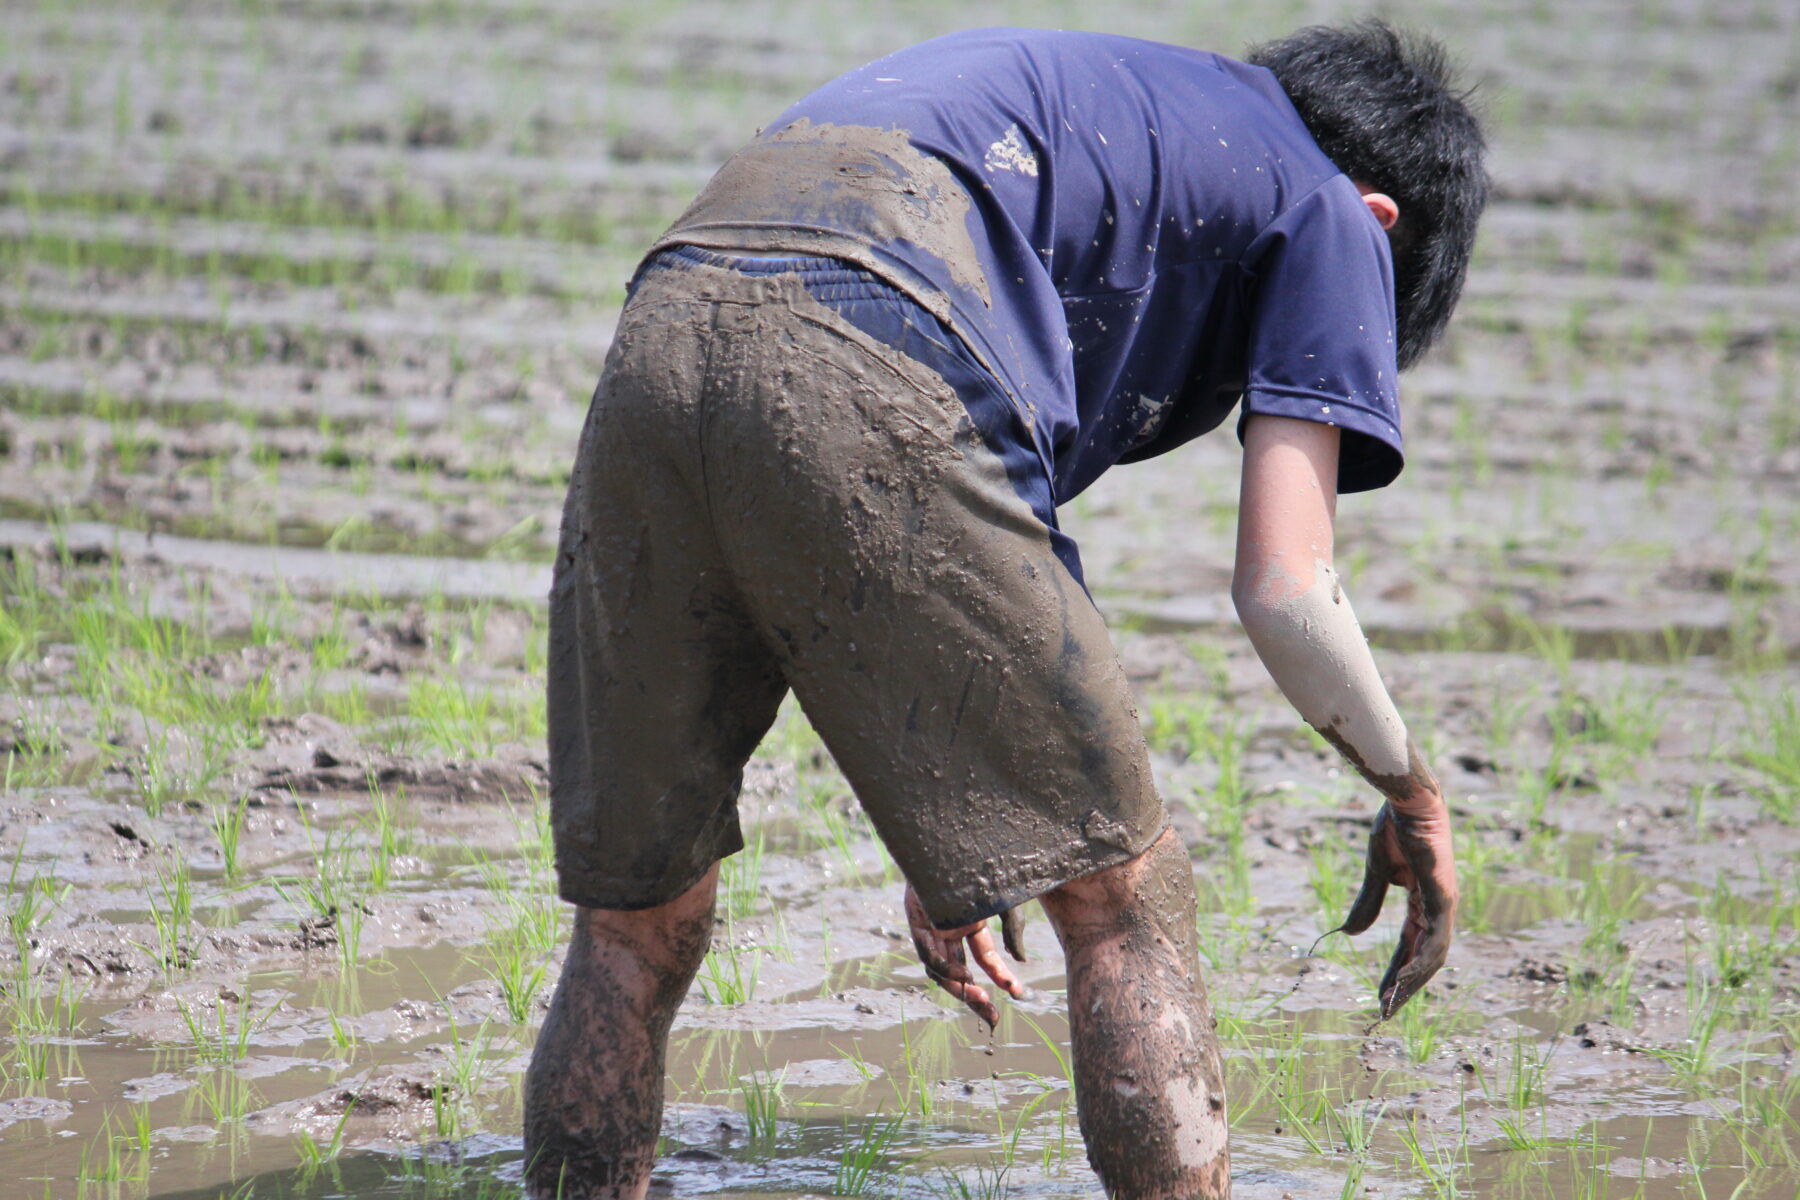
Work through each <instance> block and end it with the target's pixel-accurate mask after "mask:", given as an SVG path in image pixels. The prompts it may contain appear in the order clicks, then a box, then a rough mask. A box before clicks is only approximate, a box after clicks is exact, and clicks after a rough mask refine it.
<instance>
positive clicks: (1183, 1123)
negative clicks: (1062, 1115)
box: [1043, 830, 1231, 1200]
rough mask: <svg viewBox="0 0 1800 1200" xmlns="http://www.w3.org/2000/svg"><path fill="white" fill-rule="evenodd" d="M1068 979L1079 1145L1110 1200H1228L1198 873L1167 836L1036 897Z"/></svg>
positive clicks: (1221, 1079)
mask: <svg viewBox="0 0 1800 1200" xmlns="http://www.w3.org/2000/svg"><path fill="white" fill-rule="evenodd" d="M1043 904H1044V909H1045V911H1046V912H1048V913H1049V915H1050V921H1051V924H1052V925H1054V926H1055V927H1056V935H1057V937H1059V938H1060V939H1061V940H1062V946H1063V955H1064V957H1065V958H1066V959H1067V961H1068V972H1069V1033H1070V1039H1071V1041H1072V1042H1073V1045H1074V1051H1075V1101H1076V1108H1077V1111H1078V1112H1079V1113H1080V1117H1081V1135H1082V1137H1083V1138H1085V1139H1086V1141H1087V1152H1088V1162H1090V1163H1091V1164H1093V1167H1094V1170H1095V1171H1096V1172H1097V1173H1098V1174H1099V1176H1100V1181H1101V1183H1103V1184H1104V1185H1105V1186H1106V1191H1107V1194H1108V1195H1109V1196H1112V1197H1115V1198H1117V1200H1194V1198H1204V1200H1219V1198H1221V1197H1228V1196H1230V1195H1231V1169H1230V1166H1231V1164H1230V1156H1229V1153H1228V1151H1227V1148H1226V1134H1227V1128H1226V1123H1225V1075H1224V1071H1223V1067H1222V1064H1221V1063H1220V1059H1219V1044H1218V1040H1217V1038H1215V1037H1214V1035H1213V1020H1212V1012H1211V1010H1210V1008H1209V1007H1208V1006H1207V1003H1206V988H1205V985H1204V984H1202V983H1201V981H1200V970H1199V960H1198V958H1197V956H1196V953H1195V949H1194V937H1195V931H1194V908H1195V900H1194V869H1193V864H1192V863H1191V862H1190V861H1189V859H1188V856H1187V852H1186V850H1185V849H1184V848H1183V847H1182V844H1181V839H1180V838H1178V837H1176V836H1175V833H1174V831H1173V830H1165V831H1164V832H1163V835H1162V837H1161V838H1159V839H1158V840H1157V842H1156V844H1155V845H1153V846H1151V847H1150V849H1149V850H1146V851H1145V852H1144V853H1143V854H1141V855H1139V856H1138V857H1137V858H1134V859H1132V860H1131V861H1130V862H1127V863H1122V864H1120V865H1119V866H1116V867H1109V868H1108V869H1106V870H1104V871H1100V872H1098V873H1096V874H1094V875H1089V876H1087V877H1086V878H1084V879H1077V880H1074V881H1073V882H1070V883H1066V884H1064V885H1063V886H1062V887H1060V888H1058V889H1056V890H1055V891H1053V892H1050V893H1049V894H1047V895H1045V896H1044V897H1043Z"/></svg>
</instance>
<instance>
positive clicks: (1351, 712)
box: [1232, 559, 1437, 802]
mask: <svg viewBox="0 0 1800 1200" xmlns="http://www.w3.org/2000/svg"><path fill="white" fill-rule="evenodd" d="M1308 574H1309V575H1310V578H1307V577H1297V576H1296V575H1294V574H1292V573H1290V572H1289V571H1287V570H1285V569H1283V568H1282V567H1280V566H1273V567H1262V568H1260V569H1254V570H1253V571H1252V573H1251V574H1250V577H1249V578H1240V579H1239V580H1238V581H1237V583H1236V585H1235V586H1234V587H1233V589H1232V595H1233V599H1234V600H1235V601H1236V602H1237V609H1238V616H1239V619H1240V620H1242V622H1243V624H1244V630H1245V632H1246V633H1248V634H1249V636H1250V642H1251V644H1252V645H1253V646H1255V647H1256V652H1257V654H1258V655H1259V656H1260V657H1261V658H1262V661H1263V664H1264V666H1266V667H1267V668H1268V671H1269V675H1270V676H1271V677H1272V678H1273V679H1274V680H1275V684H1276V686H1277V687H1279V688H1280V689H1281V691H1282V694H1283V695H1285V696H1286V697H1287V698H1288V701H1289V702H1290V703H1292V704H1293V706H1294V707H1295V708H1296V709H1297V710H1299V713H1300V715H1301V717H1303V718H1304V719H1305V720H1306V722H1307V723H1308V724H1309V725H1311V726H1312V727H1313V728H1314V729H1316V730H1318V731H1319V733H1320V734H1321V735H1323V736H1324V738H1325V739H1326V740H1327V741H1328V742H1330V743H1331V744H1332V745H1333V746H1335V747H1337V749H1338V750H1339V751H1340V752H1342V754H1343V755H1344V757H1345V758H1346V759H1347V760H1348V761H1349V762H1350V763H1351V764H1352V765H1353V766H1355V767H1356V769H1357V771H1359V772H1360V773H1361V774H1362V776H1363V778H1365V779H1367V780H1368V781H1369V782H1370V783H1371V784H1372V785H1374V787H1375V788H1376V789H1377V790H1379V791H1380V792H1381V793H1382V794H1383V795H1384V796H1386V797H1388V798H1389V799H1390V800H1396V801H1400V802H1404V801H1405V800H1408V799H1410V798H1411V797H1412V796H1414V795H1416V794H1418V792H1419V791H1421V790H1422V789H1423V790H1428V791H1430V792H1432V793H1435V792H1436V790H1437V785H1436V781H1435V780H1434V779H1432V777H1431V773H1430V771H1429V770H1427V768H1426V767H1425V765H1424V762H1423V760H1422V759H1421V758H1420V756H1419V753H1418V751H1417V749H1416V748H1415V747H1414V746H1413V744H1412V741H1411V739H1410V738H1409V737H1408V736H1407V732H1406V724H1405V722H1404V721H1402V720H1401V718H1400V713H1399V711H1398V710H1397V709H1395V707H1394V702H1393V699H1392V698H1391V697H1390V696H1389V695H1388V690H1387V687H1386V685H1384V684H1383V683H1382V680H1381V673H1380V671H1379V670H1377V669H1376V666H1375V657H1374V655H1373V654H1371V653H1370V651H1369V643H1368V640H1367V639H1366V638H1365V637H1364V636H1363V631H1362V626H1361V625H1360V624H1358V622H1357V620H1356V613H1355V612H1354V611H1353V610H1352V608H1351V606H1350V598H1349V596H1347V595H1346V594H1345V592H1344V588H1343V583H1342V581H1341V580H1340V579H1339V578H1338V575H1337V572H1336V571H1335V570H1334V569H1333V568H1332V566H1331V565H1330V564H1329V563H1326V562H1323V561H1320V560H1317V559H1315V560H1314V561H1313V564H1312V570H1311V571H1310V572H1309V573H1308Z"/></svg>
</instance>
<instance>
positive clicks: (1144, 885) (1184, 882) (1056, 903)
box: [1041, 828, 1194, 927]
mask: <svg viewBox="0 0 1800 1200" xmlns="http://www.w3.org/2000/svg"><path fill="white" fill-rule="evenodd" d="M1193 895H1194V874H1193V864H1192V860H1190V859H1189V858H1188V855H1187V849H1186V847H1185V846H1183V845H1182V842H1181V838H1180V837H1179V836H1178V835H1177V834H1176V833H1175V830H1174V829H1173V828H1169V829H1165V830H1163V832H1162V835H1161V836H1160V837H1158V838H1157V839H1156V840H1155V841H1154V842H1152V843H1151V844H1150V847H1149V848H1148V849H1147V850H1145V851H1144V852H1143V853H1142V854H1139V855H1138V856H1137V857H1136V858H1128V859H1126V860H1125V861H1124V862H1122V863H1116V864H1114V865H1113V866H1110V867H1106V868H1104V869H1102V870H1099V871H1096V872H1094V873H1093V874H1092V875H1083V876H1082V877H1081V878H1079V879H1071V880H1070V881H1069V882H1067V883H1065V884H1063V885H1062V886H1060V887H1057V888H1054V889H1052V890H1051V891H1048V892H1046V893H1044V895H1043V896H1042V897H1041V901H1042V903H1043V905H1044V910H1045V911H1046V912H1047V913H1049V915H1050V919H1051V921H1052V922H1054V923H1057V924H1058V926H1059V927H1060V926H1061V925H1062V924H1064V923H1069V924H1083V923H1087V922H1091V921H1102V922H1112V921H1116V920H1118V919H1119V918H1121V917H1123V916H1126V915H1127V914H1129V913H1131V912H1132V911H1133V910H1135V909H1142V908H1145V907H1146V906H1148V907H1150V908H1153V909H1156V910H1159V912H1158V913H1157V914H1153V915H1162V914H1161V912H1160V910H1165V909H1170V910H1173V909H1180V910H1181V911H1180V912H1179V913H1177V914H1175V915H1177V916H1178V917H1180V918H1181V920H1183V921H1187V922H1191V921H1192V920H1193V903H1192V897H1193ZM1184 898H1185V900H1186V903H1185V904H1184V903H1182V900H1183V899H1184Z"/></svg>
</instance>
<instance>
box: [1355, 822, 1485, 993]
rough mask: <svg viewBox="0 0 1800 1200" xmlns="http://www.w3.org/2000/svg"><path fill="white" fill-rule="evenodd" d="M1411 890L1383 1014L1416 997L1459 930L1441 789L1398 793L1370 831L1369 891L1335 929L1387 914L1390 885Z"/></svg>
mask: <svg viewBox="0 0 1800 1200" xmlns="http://www.w3.org/2000/svg"><path fill="white" fill-rule="evenodd" d="M1390 885H1392V886H1394V887H1402V888H1405V889H1406V921H1405V923H1404V924H1402V925H1401V926H1400V944H1399V945H1398V946H1396V947H1395V948H1394V957H1393V959H1392V961H1390V962H1389V963H1388V969H1387V973H1386V974H1385V975H1383V976H1382V977H1381V1016H1382V1019H1383V1020H1386V1019H1387V1018H1388V1017H1391V1016H1393V1015H1394V1014H1395V1013H1397V1012H1399V1011H1400V1006H1401V1005H1403V1004H1405V1003H1406V1002H1407V1001H1408V1000H1410V999H1412V997H1413V996H1414V994H1416V993H1417V992H1418V991H1419V989H1420V988H1422V987H1424V986H1425V984H1426V982H1427V981H1429V980H1430V979H1431V977H1432V976H1433V975H1435V974H1437V971H1438V968H1439V967H1441V966H1443V965H1444V959H1445V958H1446V957H1447V956H1448V955H1449V953H1450V939H1451V936H1452V934H1453V933H1454V931H1455V928H1456V903H1457V890H1456V854H1455V851H1454V850H1453V849H1452V847H1451V843H1450V810H1449V809H1448V808H1447V807H1446V806H1445V804H1444V798H1443V796H1441V795H1440V794H1438V792H1437V791H1436V790H1430V791H1427V790H1424V789H1420V790H1419V791H1417V792H1415V793H1414V794H1412V795H1410V796H1406V797H1404V798H1402V799H1398V800H1396V799H1393V798H1390V799H1389V800H1388V802H1387V803H1386V804H1384V805H1382V806H1381V811H1380V812H1379V813H1377V814H1376V816H1375V823H1374V826H1373V827H1372V828H1371V829H1370V830H1369V855H1368V860H1367V863H1366V865H1365V867H1364V870H1363V883H1362V890H1361V891H1360V892H1358V893H1357V894H1356V902H1355V903H1353V904H1352V905H1351V906H1350V915H1349V916H1347V917H1345V918H1344V923H1343V924H1342V925H1340V926H1338V928H1337V929H1334V930H1332V932H1333V933H1336V932H1339V931H1340V930H1341V931H1342V932H1344V933H1348V934H1351V935H1352V936H1354V935H1356V934H1359V933H1362V932H1363V931H1364V930H1366V929H1368V927H1369V926H1370V925H1372V924H1374V923H1375V918H1376V917H1378V916H1380V915H1381V905H1382V901H1384V900H1385V899H1386V898H1387V890H1388V887H1389V886H1390Z"/></svg>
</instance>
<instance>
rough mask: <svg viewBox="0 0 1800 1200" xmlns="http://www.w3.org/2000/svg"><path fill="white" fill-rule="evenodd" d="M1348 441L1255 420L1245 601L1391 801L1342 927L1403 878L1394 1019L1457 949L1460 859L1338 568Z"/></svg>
mask: <svg viewBox="0 0 1800 1200" xmlns="http://www.w3.org/2000/svg"><path fill="white" fill-rule="evenodd" d="M1338 439H1339V431H1338V430H1337V429H1336V428H1335V427H1333V426H1329V425H1320V424H1316V423H1313V422H1308V421H1299V420H1292V419H1289V418H1283V417H1269V416H1252V417H1251V418H1250V421H1249V423H1248V425H1247V426H1246V428H1245V431H1244V478H1243V489H1242V495H1241V500H1240V506H1239V515H1238V546H1237V567H1236V572H1235V575H1234V578H1233V580H1232V599H1233V600H1234V601H1235V603H1236V605H1237V610H1238V616H1239V618H1240V619H1241V620H1242V621H1243V624H1244V630H1245V632H1246V633H1247V634H1249V637H1250V642H1251V644H1252V645H1253V646H1255V647H1256V651H1257V654H1258V656H1260V657H1261V659H1262V660H1263V663H1264V665H1265V666H1267V667H1268V669H1269V674H1270V676H1272V677H1273V678H1274V680H1275V683H1276V686H1278V687H1280V688H1281V691H1282V694H1284V695H1285V696H1287V698H1288V700H1289V701H1291V702H1292V703H1293V705H1294V707H1295V708H1296V709H1298V710H1299V712H1300V715H1301V716H1302V717H1304V718H1305V719H1306V721H1307V723H1308V724H1310V725H1312V727H1313V728H1315V729H1317V730H1318V731H1319V732H1320V733H1321V734H1323V735H1324V737H1325V738H1326V740H1327V741H1329V742H1331V744H1332V745H1333V746H1335V747H1337V749H1338V750H1339V751H1340V752H1341V753H1342V754H1343V755H1344V757H1345V758H1346V759H1347V760H1348V761H1349V762H1350V763H1351V764H1352V765H1353V766H1354V767H1355V768H1356V769H1357V771H1358V772H1360V773H1361V774H1362V777H1363V778H1364V779H1366V780H1368V781H1369V783H1370V784H1372V785H1373V786H1374V787H1375V788H1376V790H1378V791H1379V792H1380V793H1381V794H1382V796H1383V797H1384V798H1385V799H1386V800H1387V803H1386V804H1385V805H1383V807H1382V810H1381V813H1380V815H1379V816H1378V817H1377V819H1376V822H1375V826H1374V829H1373V830H1372V831H1371V837H1370V843H1369V857H1368V862H1367V864H1366V866H1365V871H1364V878H1363V887H1362V891H1361V893H1360V894H1359V895H1358V896H1357V899H1356V902H1355V904H1354V905H1353V906H1352V908H1351V911H1350V915H1349V917H1348V918H1347V919H1346V920H1345V921H1344V923H1343V924H1342V925H1340V926H1339V927H1338V928H1339V929H1341V930H1343V931H1345V932H1347V933H1351V934H1356V933H1361V932H1362V931H1363V930H1365V929H1367V928H1368V927H1369V925H1370V924H1371V923H1373V922H1374V920H1375V917H1376V916H1377V915H1378V914H1379V913H1380V911H1381V905H1382V901H1383V899H1384V898H1385V897H1386V894H1387V889H1388V887H1389V886H1390V885H1395V886H1399V887H1403V888H1406V889H1407V892H1408V904H1407V919H1406V922H1405V924H1404V926H1403V927H1402V930H1401V936H1400V946H1399V949H1398V950H1397V951H1396V952H1395V955H1394V959H1393V962H1392V963H1390V964H1389V967H1388V971H1387V976H1386V977H1385V978H1384V979H1383V980H1382V984H1381V1001H1382V1015H1383V1016H1388V1015H1391V1014H1392V1013H1393V1012H1394V1011H1395V1010H1397V1009H1398V1008H1399V1007H1400V1006H1401V1005H1402V1004H1404V1003H1405V1002H1406V1000H1407V999H1408V998H1409V997H1410V996H1412V995H1413V994H1414V993H1415V992H1417V991H1418V989H1419V988H1421V987H1423V986H1424V985H1425V982H1426V980H1428V979H1430V978H1431V976H1432V974H1434V973H1435V972H1436V971H1437V969H1438V967H1440V966H1441V965H1443V961H1444V958H1445V956H1446V955H1447V954H1448V952H1449V946H1450V937H1451V933H1452V930H1453V927H1454V924H1455V912H1456V897H1457V893H1456V866H1455V860H1454V856H1453V853H1452V850H1451V844H1450V824H1449V816H1448V813H1447V811H1446V810H1445V807H1444V801H1443V798H1442V796H1441V794H1440V793H1439V789H1438V784H1437V780H1436V779H1435V778H1434V777H1433V776H1432V774H1431V771H1430V770H1429V769H1428V768H1427V767H1426V765H1425V763H1424V761H1423V759H1422V758H1421V757H1420V755H1419V753H1418V750H1417V748H1416V747H1414V746H1413V744H1412V742H1411V740H1410V739H1409V738H1408V737H1407V733H1406V725H1405V723H1404V722H1402V721H1401V719H1400V714H1399V712H1398V711H1396V710H1395V708H1394V702H1393V700H1392V699H1391V698H1390V697H1389V696H1388V692H1387V687H1386V686H1385V685H1384V684H1383V683H1382V681H1381V674H1380V672H1379V671H1378V670H1376V667H1375V659H1374V656H1373V655H1372V654H1371V653H1370V652H1369V644H1368V641H1367V640H1366V639H1365V638H1364V637H1363V633H1362V626H1361V625H1359V624H1358V623H1357V620H1356V614H1355V612H1354V611H1352V609H1351V607H1350V599H1349V597H1348V596H1347V595H1345V593H1344V588H1343V584H1342V582H1341V581H1340V580H1339V579H1338V577H1337V572H1336V571H1335V570H1334V569H1333V566H1332V555H1333V550H1334V539H1333V521H1334V519H1335V516H1336V510H1337V457H1338ZM1334 932H1335V931H1334Z"/></svg>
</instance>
